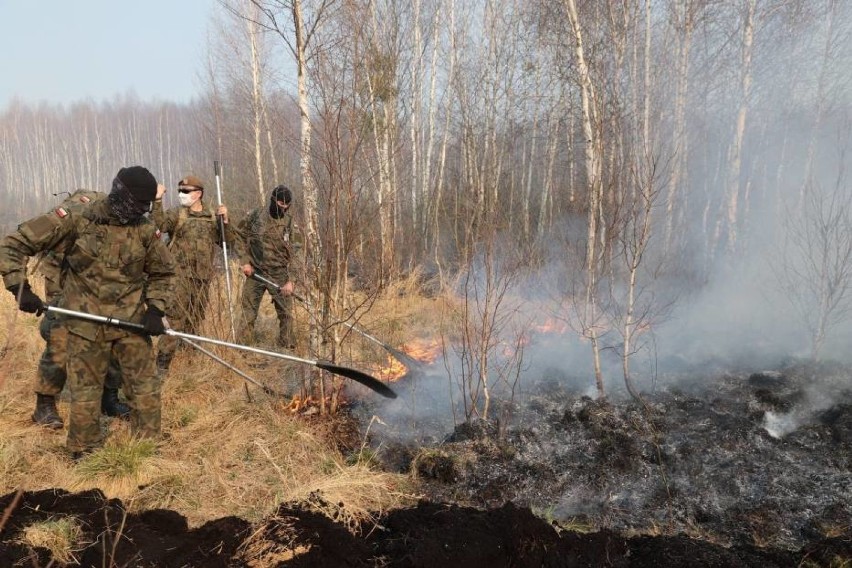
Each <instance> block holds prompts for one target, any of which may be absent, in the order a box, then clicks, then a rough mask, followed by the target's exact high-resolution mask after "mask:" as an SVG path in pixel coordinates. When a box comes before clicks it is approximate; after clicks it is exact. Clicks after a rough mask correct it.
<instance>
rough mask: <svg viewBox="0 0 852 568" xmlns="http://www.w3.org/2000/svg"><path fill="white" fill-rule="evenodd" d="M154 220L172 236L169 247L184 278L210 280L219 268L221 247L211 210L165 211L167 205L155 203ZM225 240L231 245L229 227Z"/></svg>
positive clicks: (178, 270) (217, 228)
mask: <svg viewBox="0 0 852 568" xmlns="http://www.w3.org/2000/svg"><path fill="white" fill-rule="evenodd" d="M151 219H152V220H153V221H154V224H155V225H157V226H158V227H159V228H160V230H161V231H162V232H164V233H168V234H169V242H168V245H167V246H168V248H169V252H171V253H172V256H173V257H174V259H175V267H176V270H177V274H178V276H179V277H181V278H192V279H196V280H204V281H209V280H210V279H211V278H213V274H214V272H215V265H216V254H217V251H218V249H217V248H216V247H217V246H219V247H221V246H222V244H221V242H220V238H219V237H220V235H219V223H218V222H217V219H216V216H215V215H214V214H213V213H212V212H211V211H208V210H207V209H204V210H202V211H190V210H189V208H188V207H175V208H173V209H169V210H168V211H164V210H163V202H162V201H155V202H154V211H153V212H152V213H151ZM225 240H226V241H227V242H228V244H231V241H232V240H233V230H232V229H231V228H230V223H228V224H226V225H225Z"/></svg>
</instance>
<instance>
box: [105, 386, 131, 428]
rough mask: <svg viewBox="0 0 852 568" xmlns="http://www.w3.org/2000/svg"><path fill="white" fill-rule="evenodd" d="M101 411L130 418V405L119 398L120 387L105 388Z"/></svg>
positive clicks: (107, 414)
mask: <svg viewBox="0 0 852 568" xmlns="http://www.w3.org/2000/svg"><path fill="white" fill-rule="evenodd" d="M101 412H102V413H103V414H105V415H106V416H113V417H115V416H117V417H118V418H121V419H123V420H127V419H129V418H130V407H129V406H127V405H126V404H124V403H123V402H121V401H120V400H118V389H110V388H105V389H104V394H102V395H101Z"/></svg>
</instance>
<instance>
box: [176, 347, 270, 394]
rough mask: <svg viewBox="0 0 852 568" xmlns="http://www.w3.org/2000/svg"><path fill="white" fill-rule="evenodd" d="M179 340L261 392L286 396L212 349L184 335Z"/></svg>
mask: <svg viewBox="0 0 852 568" xmlns="http://www.w3.org/2000/svg"><path fill="white" fill-rule="evenodd" d="M180 340H181V341H183V342H184V343H186V344H188V345H191V346H192V347H194V348H195V349H198V350H199V351H201V352H202V353H204V354H205V355H207V356H208V357H210V358H211V359H213V360H214V361H217V362H219V363H221V364H222V365H224V366H225V367H227V368H228V369H230V370H232V371H233V372H235V373H236V374H238V375H239V376H241V377H242V378H244V379H245V380H246V381H248V382H250V383H251V384H253V385H255V386H258V387H260V388H261V389H263V392H265V393H266V394H268V395H275V396H282V397H283V396H286V395H285V394H283V393H280V392H277V391H275V390H273V389H271V388H269V387H267V386H266V385H264V384H263V383H261V382H260V381H258V380H257V379H253V378H251V377H250V376H248V375H247V374H245V373H244V372H242V371H241V370H239V369H238V368H236V367H235V366H233V365H231V364H230V363H228V362H227V361H225V360H224V359H222V358H221V357H219V356H218V355H216V354H215V353H213V352H212V351H210V350H208V349H205V348H204V347H202V346H200V345H199V344H197V343H195V342H194V341H190V340H189V339H187V338H185V337H181V338H180Z"/></svg>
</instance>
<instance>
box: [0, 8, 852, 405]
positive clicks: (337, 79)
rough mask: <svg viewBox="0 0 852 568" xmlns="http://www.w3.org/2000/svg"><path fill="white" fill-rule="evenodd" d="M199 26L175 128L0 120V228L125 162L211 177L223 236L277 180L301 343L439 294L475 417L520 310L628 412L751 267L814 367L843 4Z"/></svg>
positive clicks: (268, 19) (286, 14)
mask: <svg viewBox="0 0 852 568" xmlns="http://www.w3.org/2000/svg"><path fill="white" fill-rule="evenodd" d="M219 8H220V10H219V13H218V15H217V17H216V20H215V21H214V22H211V28H210V30H211V31H210V34H209V37H208V40H207V41H208V58H207V60H206V62H205V64H204V67H203V68H201V69H199V70H198V78H197V81H198V84H199V95H198V97H197V98H196V99H195V100H194V101H193V102H192V103H190V104H187V105H176V104H172V103H166V102H145V101H140V100H137V99H135V98H134V97H133V96H132V95H128V96H124V97H121V98H117V99H115V100H112V101H100V102H96V101H80V102H79V103H77V104H74V105H69V106H67V107H63V106H51V105H47V104H38V105H32V104H29V103H27V102H24V101H15V102H13V103H11V104H10V105H9V106H8V107H7V108H6V109H4V110H3V111H2V113H0V154H1V155H2V156H3V159H2V160H0V195H3V196H4V203H5V204H6V207H4V209H3V211H2V218H0V224H2V226H3V227H4V228H5V229H6V230H9V229H11V228H13V227H14V226H15V224H16V223H18V222H20V221H21V220H23V219H25V218H28V217H30V216H33V215H35V214H37V213H40V212H43V211H45V210H47V209H49V208H50V207H51V206H52V205H53V204H54V203H56V202H57V201H58V200H59V199H60V198H61V196H58V195H57V194H61V192H64V191H72V190H73V189H75V188H78V187H87V188H93V189H101V190H107V189H108V188H109V187H110V182H111V179H112V177H113V175H114V174H115V172H116V171H117V170H118V168H120V167H122V166H125V165H130V164H141V165H145V166H146V167H148V168H149V169H151V170H152V172H153V173H154V174H155V175H156V176H157V177H158V179H160V180H161V181H162V182H163V183H164V184H165V185H166V186H167V187H169V188H173V187H174V186H175V184H176V182H177V180H178V179H179V178H180V177H181V176H182V175H184V174H186V173H189V172H192V173H195V174H196V175H199V176H201V177H202V178H203V179H204V180H206V183H207V185H208V188H209V189H208V192H207V194H206V200H207V201H208V203H212V202H213V201H214V200H215V193H214V192H212V191H210V189H214V188H215V186H214V182H213V175H212V173H213V172H212V170H213V168H212V163H213V160H219V161H221V162H222V164H223V179H222V182H223V185H222V188H223V192H224V198H225V202H226V203H227V204H228V205H229V207H230V209H231V211H232V212H233V215H235V216H237V217H239V216H240V215H241V214H242V213H244V212H245V211H246V210H248V209H249V208H252V207H255V206H257V205H261V204H262V203H264V202H265V200H266V196H267V195H268V191H269V190H270V189H271V188H272V187H274V186H275V185H277V184H279V183H284V184H287V185H289V186H290V187H291V188H293V189H294V190H295V194H296V199H297V213H298V215H299V218H300V219H299V222H300V226H301V228H302V231H303V232H304V242H305V245H306V246H305V247H304V249H303V253H304V261H305V262H304V266H305V274H304V281H305V283H306V284H308V287H309V288H310V289H311V290H313V291H315V293H316V295H317V296H316V299H317V302H316V306H317V307H318V309H319V310H320V311H321V313H319V314H318V315H317V317H318V318H319V320H318V321H323V322H328V321H329V319H330V318H332V315H331V314H336V315H335V316H334V317H335V318H336V319H346V318H355V321H357V318H358V317H359V314H362V313H363V312H364V310H366V309H368V308H369V305H370V304H369V301H365V300H363V299H359V300H357V301H353V299H352V297H351V295H350V292H351V290H352V289H353V287H359V288H360V289H363V290H366V291H367V292H368V294H376V293H378V291H379V290H381V289H382V288H383V287H384V286H385V285H387V284H389V283H391V282H393V281H394V280H395V279H396V278H397V277H399V276H400V275H405V274H408V273H410V272H412V271H415V270H418V271H422V272H423V273H424V274H426V275H429V276H433V277H436V278H437V279H438V280H439V281H440V283H441V284H442V285H444V286H446V287H447V289H452V291H453V292H454V293H455V294H458V296H459V297H460V298H461V301H460V306H461V307H460V311H459V313H458V314H457V316H458V320H459V321H460V322H461V323H460V324H459V330H458V333H459V336H460V340H459V341H460V344H461V345H462V347H461V348H460V349H459V352H458V356H459V359H460V360H461V363H460V365H461V368H462V371H461V373H462V375H463V376H465V377H470V382H469V383H467V391H466V393H467V394H466V397H467V398H468V399H469V400H471V401H477V402H476V403H475V404H473V403H472V406H474V407H478V408H479V412H481V413H482V414H485V415H487V414H488V408H487V404H486V405H485V407H484V408H482V407H481V404H482V403H481V402H479V401H481V400H483V399H482V397H481V396H480V393H481V389H482V388H485V390H486V394H487V389H488V386H489V385H494V384H495V383H503V384H508V385H510V388H511V384H512V380H513V377H515V378H516V376H517V373H518V369H520V366H521V357H522V351H523V350H522V347H523V341H522V339H523V337H524V335H525V333H526V332H527V331H528V330H529V327H530V326H531V325H533V324H532V322H531V321H529V320H527V321H525V322H521V323H520V324H518V323H517V317H516V316H517V314H519V313H523V312H524V308H523V306H522V305H520V304H518V303H517V302H516V301H515V300H514V299H513V298H512V296H513V295H512V294H510V293H509V292H512V291H517V289H518V287H519V286H525V287H526V290H525V291H526V293H525V294H521V295H522V296H526V298H531V297H536V299H541V298H543V297H546V299H547V300H548V307H547V308H546V311H547V313H548V314H549V315H551V316H552V317H553V318H555V319H556V320H558V321H560V322H563V323H564V324H566V325H569V326H570V327H571V329H572V330H573V331H574V332H576V336H577V337H578V338H581V339H582V342H583V344H584V345H585V346H586V349H588V350H589V352H590V364H591V365H592V371H593V373H594V377H595V386H596V388H597V390H598V392H599V394H603V393H604V392H605V389H606V387H605V384H604V383H605V379H604V375H605V374H606V370H605V369H604V363H602V360H601V359H602V353H603V352H615V353H617V355H618V359H619V370H620V374H621V375H622V377H623V379H624V382H625V385H626V386H627V389H628V390H630V391H631V392H633V390H632V382H631V376H632V369H631V357H632V356H633V355H635V354H636V353H638V352H641V351H643V350H646V351H647V350H648V349H651V348H652V343H654V341H656V340H654V341H651V338H652V334H653V331H654V329H655V328H656V326H657V325H659V324H660V322H662V321H664V320H666V319H667V318H669V317H671V314H672V312H673V310H675V309H676V308H677V307H678V306H680V305H684V304H686V303H688V301H689V300H690V298H694V297H695V296H696V294H698V292H699V291H700V290H703V289H706V288H712V287H713V286H714V284H715V283H716V282H717V281H718V278H719V276H720V275H722V276H723V277H725V278H728V279H732V278H733V277H732V276H731V275H732V274H737V275H740V274H741V273H740V272H735V270H736V268H737V267H740V266H742V265H743V264H749V263H753V262H755V259H757V258H759V259H761V262H763V261H766V262H767V264H766V266H767V269H766V273H765V274H762V275H759V277H761V278H763V283H764V284H765V283H766V281H767V280H771V281H772V285H773V286H774V287H776V288H777V289H778V293H779V294H782V295H783V297H784V298H785V300H786V301H788V302H789V307H787V308H785V309H786V310H789V311H791V312H793V313H795V314H798V315H797V319H798V321H799V322H800V323H801V326H802V329H803V333H804V334H805V337H806V338H807V343H808V345H809V347H808V350H809V352H810V354H811V355H812V356H814V357H816V358H818V357H820V356H821V354H822V352H823V349H824V346H825V344H826V341H827V339H828V338H830V336H831V333H832V330H837V329H838V326H841V325H842V324H843V323H844V322H846V321H847V320H848V314H849V310H850V309H852V297H850V294H849V286H850V283H852V280H850V272H852V211H850V207H852V205H850V202H852V200H851V199H850V196H851V195H850V194H852V192H851V191H850V187H849V182H848V180H847V178H846V171H845V153H846V151H847V150H848V149H849V144H850V141H852V138H850V133H852V130H850V113H849V110H850V85H849V79H850V76H849V73H848V69H850V55H852V53H850V37H849V32H850V24H852V6H850V4H849V3H848V2H843V1H842V0H814V1H804V0H718V1H713V0H671V1H668V0H660V1H655V0H619V1H615V0H613V1H609V2H599V1H597V0H535V1H530V2H519V1H517V0H472V1H464V2H462V1H458V0H431V1H425V0H414V1H412V2H396V1H393V0H362V1H350V0H275V1H268V0H254V1H252V0H227V1H223V2H221V3H220V6H219ZM172 193H173V192H172ZM168 199H169V200H170V202H167V205H175V204H176V199H174V195H171V196H170V197H169V198H168ZM533 273H535V274H537V275H541V274H546V275H548V277H549V278H548V282H549V283H548V285H547V286H546V287H544V288H542V287H540V286H530V284H529V283H530V282H531V280H530V277H529V275H530V274H533ZM753 275H754V274H753ZM354 277H357V279H355V278H354ZM353 279H355V280H356V281H355V282H353ZM739 286H740V288H743V287H745V286H746V284H743V283H741V284H740V285H739ZM545 288H546V290H545ZM530 289H533V291H532V292H531V291H530ZM543 290H545V291H543ZM510 320H511V321H510ZM318 329H323V326H320V327H319V328H318ZM506 343H509V344H510V345H515V346H516V347H517V349H516V350H515V352H516V355H513V356H510V357H509V361H506V359H505V358H501V357H499V356H498V355H499V353H500V350H501V349H502V347H501V346H502V345H505V344H506ZM312 345H313V347H314V350H319V349H320V345H321V338H319V337H318V336H316V334H315V336H314V337H312ZM513 357H514V358H513ZM487 398H488V397H487V396H486V397H485V400H487Z"/></svg>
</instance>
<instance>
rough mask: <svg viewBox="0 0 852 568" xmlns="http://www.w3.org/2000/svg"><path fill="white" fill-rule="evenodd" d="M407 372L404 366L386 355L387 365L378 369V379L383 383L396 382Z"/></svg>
mask: <svg viewBox="0 0 852 568" xmlns="http://www.w3.org/2000/svg"><path fill="white" fill-rule="evenodd" d="M407 372H408V369H407V368H406V367H405V365H403V364H402V363H400V362H399V361H397V360H396V359H394V358H393V357H391V356H390V355H388V360H387V365H386V366H384V367H379V369H378V374H379V378H380V379H382V380H385V381H398V380H399V379H401V378H402V377H403V375H405V373H407Z"/></svg>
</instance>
